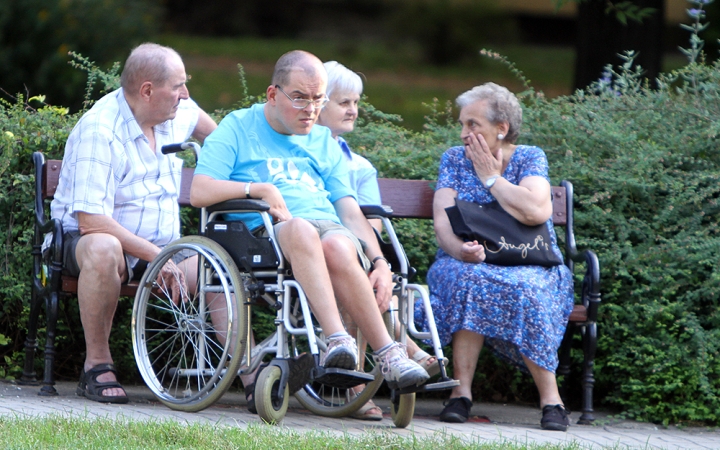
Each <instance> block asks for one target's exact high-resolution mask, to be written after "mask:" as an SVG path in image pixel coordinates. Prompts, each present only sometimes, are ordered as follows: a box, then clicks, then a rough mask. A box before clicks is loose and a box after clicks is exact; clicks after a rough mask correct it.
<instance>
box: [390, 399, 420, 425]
mask: <svg viewBox="0 0 720 450" xmlns="http://www.w3.org/2000/svg"><path fill="white" fill-rule="evenodd" d="M414 414H415V393H414V392H413V393H412V394H402V395H400V399H399V400H398V402H397V403H395V402H391V403H390V415H391V417H392V421H393V424H395V426H396V427H398V428H405V427H407V426H408V425H410V422H412V419H413V415H414Z"/></svg>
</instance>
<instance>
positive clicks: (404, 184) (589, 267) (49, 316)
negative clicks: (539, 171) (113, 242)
mask: <svg viewBox="0 0 720 450" xmlns="http://www.w3.org/2000/svg"><path fill="white" fill-rule="evenodd" d="M33 162H34V164H35V233H34V240H33V250H32V254H33V279H32V295H31V302H30V317H29V323H28V334H27V338H26V340H25V364H24V368H23V374H22V376H21V378H20V382H21V383H26V384H36V383H37V377H36V373H35V368H34V358H35V352H36V349H37V347H38V345H37V330H38V319H39V315H40V312H41V310H43V307H44V310H45V316H46V331H47V335H46V338H45V350H44V355H45V365H44V372H43V379H42V387H41V389H40V393H39V394H40V395H57V391H56V390H55V387H54V385H55V378H54V374H53V366H54V360H55V328H56V324H57V317H58V306H59V301H60V298H61V297H63V296H72V295H76V294H77V285H78V280H77V278H74V277H69V276H66V275H63V274H62V239H59V242H58V240H56V247H57V248H52V249H51V251H50V255H51V256H50V257H47V255H46V256H45V257H43V254H42V243H43V240H44V236H45V234H46V233H48V232H51V231H52V232H54V233H55V234H56V235H58V233H60V230H61V225H60V223H59V221H56V220H51V219H50V218H49V217H48V216H47V213H46V210H47V202H48V201H49V200H52V198H53V196H54V194H55V189H56V188H57V185H58V179H59V177H60V167H61V164H62V161H59V160H48V161H45V158H44V156H43V154H42V153H39V152H36V153H34V154H33ZM192 176H193V169H190V168H184V169H183V174H182V182H181V188H180V196H179V199H178V202H179V204H180V205H181V206H190V185H191V183H192ZM378 181H379V184H380V193H381V198H382V199H383V204H385V205H387V206H389V207H390V208H392V210H393V215H392V217H393V218H408V219H432V201H433V195H434V191H433V189H432V187H431V183H433V182H431V181H422V180H400V179H391V178H380V179H379V180H378ZM552 190H553V221H554V223H555V225H556V226H560V227H564V228H565V264H566V265H567V266H568V267H569V268H570V270H571V271H572V270H573V268H574V263H575V262H585V265H586V271H585V276H584V278H583V284H582V295H581V298H580V299H579V300H580V301H579V303H578V304H576V305H575V308H574V309H573V312H572V314H571V315H570V323H569V325H568V329H567V332H566V333H565V337H564V339H563V342H562V345H561V348H560V365H559V367H558V369H557V374H558V375H565V378H567V376H568V375H569V374H570V349H571V346H572V340H573V335H574V333H575V332H576V331H580V333H581V336H582V346H583V352H584V362H583V368H582V392H583V399H582V415H581V417H580V420H579V423H590V422H592V421H593V420H594V416H593V387H594V383H595V380H594V378H593V365H594V358H595V349H596V347H597V310H598V305H599V303H600V266H599V263H598V259H597V256H595V254H594V253H593V252H591V251H585V252H578V251H577V249H576V247H575V236H574V233H573V209H572V208H573V207H572V198H573V190H572V184H570V182H568V181H563V182H562V186H553V188H552ZM60 235H61V233H60ZM137 286H138V285H137V282H131V283H128V284H126V285H123V286H122V289H121V292H120V295H123V296H134V295H135V292H136V290H137Z"/></svg>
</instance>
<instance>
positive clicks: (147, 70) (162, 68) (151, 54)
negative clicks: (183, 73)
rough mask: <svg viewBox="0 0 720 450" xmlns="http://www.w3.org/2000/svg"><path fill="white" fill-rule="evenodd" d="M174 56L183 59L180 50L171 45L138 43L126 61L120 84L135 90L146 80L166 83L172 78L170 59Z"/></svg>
mask: <svg viewBox="0 0 720 450" xmlns="http://www.w3.org/2000/svg"><path fill="white" fill-rule="evenodd" d="M173 57H177V58H178V59H181V60H182V58H180V55H179V54H178V52H176V51H175V50H173V49H171V48H170V47H165V46H162V45H158V44H153V43H149V42H146V43H144V44H140V45H138V46H137V47H135V48H134V49H133V51H132V52H130V56H128V59H127V61H125V66H124V67H123V71H122V74H121V75H120V86H122V87H123V89H125V90H129V91H133V90H135V88H136V87H140V85H141V84H142V83H144V82H145V81H150V82H152V83H157V84H164V83H165V82H166V81H167V80H168V79H169V78H170V68H169V66H168V60H170V59H171V58H173Z"/></svg>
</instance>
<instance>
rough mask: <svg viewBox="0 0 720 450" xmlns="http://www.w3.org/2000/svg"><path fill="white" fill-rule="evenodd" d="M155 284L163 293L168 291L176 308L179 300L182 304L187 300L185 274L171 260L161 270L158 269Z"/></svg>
mask: <svg viewBox="0 0 720 450" xmlns="http://www.w3.org/2000/svg"><path fill="white" fill-rule="evenodd" d="M157 283H158V285H160V287H161V288H162V290H163V291H166V292H167V291H168V290H169V291H170V297H171V298H172V302H173V304H175V305H176V306H177V305H179V304H180V299H181V298H182V301H183V302H186V301H187V300H188V298H189V296H188V287H187V282H186V281H185V274H184V273H183V272H182V271H181V270H180V268H179V267H178V266H177V265H176V264H175V263H174V262H172V260H168V262H166V263H165V265H164V266H163V268H162V269H160V273H159V274H158V277H157Z"/></svg>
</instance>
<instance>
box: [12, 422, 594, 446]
mask: <svg viewBox="0 0 720 450" xmlns="http://www.w3.org/2000/svg"><path fill="white" fill-rule="evenodd" d="M0 442H2V446H3V448H13V449H38V448H55V449H66V448H67V449H117V448H122V449H135V448H142V449H145V448H152V449H172V450H180V449H185V448H192V449H208V450H220V449H238V448H242V449H263V450H264V449H269V448H272V449H292V450H304V449H315V448H325V449H343V450H345V449H347V450H352V449H409V448H412V449H417V450H424V449H427V450H436V449H438V448H442V449H444V450H454V449H487V450H495V449H528V448H529V449H558V450H560V449H578V448H582V447H581V446H580V445H579V444H578V443H576V442H571V443H567V444H563V445H533V444H527V443H513V442H480V441H476V442H467V441H465V440H462V439H460V438H457V437H455V436H452V435H449V434H436V435H433V436H430V437H423V438H417V437H412V436H411V437H403V436H398V435H395V434H392V433H382V432H366V433H363V434H361V435H351V434H349V433H345V434H343V435H335V434H329V433H320V432H317V431H307V432H298V431H292V430H288V429H283V428H279V427H275V426H270V425H256V424H253V425H249V426H247V427H246V428H245V427H243V428H240V427H237V428H236V427H226V426H219V425H201V424H181V423H179V422H174V421H149V422H146V421H132V420H125V419H93V420H85V419H80V418H70V417H66V416H61V415H51V416H48V417H44V418H34V419H28V418H19V417H1V418H0Z"/></svg>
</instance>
